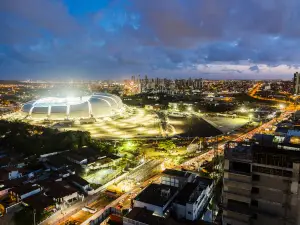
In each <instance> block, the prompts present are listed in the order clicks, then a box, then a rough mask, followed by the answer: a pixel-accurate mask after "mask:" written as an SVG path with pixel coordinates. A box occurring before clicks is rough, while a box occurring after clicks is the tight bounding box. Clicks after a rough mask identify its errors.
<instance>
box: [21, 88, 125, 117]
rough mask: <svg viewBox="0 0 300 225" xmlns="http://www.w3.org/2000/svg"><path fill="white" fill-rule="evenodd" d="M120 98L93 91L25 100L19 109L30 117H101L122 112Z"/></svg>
mask: <svg viewBox="0 0 300 225" xmlns="http://www.w3.org/2000/svg"><path fill="white" fill-rule="evenodd" d="M123 110H124V107H123V102H122V100H121V99H120V98H119V97H118V96H116V95H112V94H108V93H95V94H93V95H90V96H81V97H64V98H62V97H47V98H41V99H38V100H35V101H30V102H27V103H25V104H24V105H23V107H22V109H21V111H22V113H23V114H25V115H26V116H31V117H32V118H51V119H62V118H70V119H72V118H74V119H76V118H89V117H94V118H102V117H110V116H114V115H117V114H120V113H122V112H123Z"/></svg>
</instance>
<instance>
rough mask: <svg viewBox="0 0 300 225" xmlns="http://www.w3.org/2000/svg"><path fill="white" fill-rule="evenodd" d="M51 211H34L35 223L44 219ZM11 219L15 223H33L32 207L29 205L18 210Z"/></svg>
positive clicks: (22, 224)
mask: <svg viewBox="0 0 300 225" xmlns="http://www.w3.org/2000/svg"><path fill="white" fill-rule="evenodd" d="M50 214H51V212H39V211H36V213H35V222H36V223H35V224H38V223H39V222H41V221H43V220H45V219H46V218H47V217H49V215H50ZM13 220H14V223H15V225H24V224H34V221H33V220H34V215H33V209H32V208H30V207H25V208H24V209H22V210H21V211H18V212H16V213H15V214H14V216H13Z"/></svg>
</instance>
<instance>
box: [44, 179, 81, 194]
mask: <svg viewBox="0 0 300 225" xmlns="http://www.w3.org/2000/svg"><path fill="white" fill-rule="evenodd" d="M47 189H48V190H47V193H46V194H47V196H51V197H53V198H63V197H65V196H68V195H71V194H74V193H75V192H77V190H76V189H75V188H74V187H72V186H70V185H69V184H68V183H67V182H65V181H57V182H51V183H50V182H49V183H48V187H47Z"/></svg>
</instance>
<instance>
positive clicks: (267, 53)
mask: <svg viewBox="0 0 300 225" xmlns="http://www.w3.org/2000/svg"><path fill="white" fill-rule="evenodd" d="M108 2H109V1H108ZM68 3H69V4H71V3H72V1H68ZM82 4H85V3H82ZM100 8H101V7H100ZM299 8H300V1H298V0H288V1H282V0H263V1H262V0H247V1H241V0H222V1H219V0H188V1H186V0H163V1H162V0H151V1H141V0H114V1H110V3H109V4H108V6H107V7H105V8H103V9H101V10H100V11H98V12H94V11H93V12H86V13H83V11H82V10H81V13H80V15H81V16H80V17H74V16H72V15H71V14H70V13H69V8H68V5H64V1H60V0H2V1H0V44H2V45H3V46H4V47H1V48H0V61H1V68H2V69H1V72H0V73H1V74H0V75H2V74H3V75H5V74H6V73H26V74H43V73H45V74H46V72H45V71H47V74H48V73H50V71H54V72H55V73H67V71H69V72H70V71H72V73H74V71H80V72H81V73H83V74H85V76H91V77H92V76H99V74H102V75H103V76H106V77H112V76H115V77H117V76H123V75H124V74H125V75H129V74H131V73H141V74H143V73H149V75H150V76H151V74H156V75H162V76H164V75H169V76H170V74H176V75H179V74H182V75H184V74H187V75H188V74H191V75H194V76H201V74H203V75H207V76H208V75H209V74H210V75H212V76H216V75H217V74H218V73H219V74H221V75H220V76H223V75H224V73H226V75H228V74H230V73H232V74H234V76H239V74H243V75H240V76H244V75H245V74H251V73H252V74H253V73H259V74H260V73H264V72H265V71H266V70H262V69H260V68H264V67H261V66H260V65H264V66H266V67H267V68H270V70H274V71H277V70H278V71H280V69H282V68H283V67H282V65H287V66H285V67H284V68H285V69H286V70H287V72H286V73H290V72H289V71H288V70H293V69H297V68H298V64H299V61H300V51H297V47H298V46H300V38H299V37H300V27H299V26H298V25H297V24H298V21H299V20H300V14H299V13H298V11H297V10H298V9H299ZM41 62H42V63H41ZM199 65H201V66H199ZM205 65H224V66H216V67H211V66H209V67H205ZM226 65H231V66H229V67H226ZM233 65H236V67H237V68H234V66H233ZM240 65H246V66H245V69H241V68H242V67H239V66H240ZM250 65H255V66H250ZM212 68H214V69H215V70H217V69H218V68H219V71H212V72H210V71H209V70H210V69H212ZM280 72H281V73H282V70H281V71H280ZM222 74H223V75H222ZM291 74H292V72H291ZM20 75H22V74H20ZM256 75H257V74H256Z"/></svg>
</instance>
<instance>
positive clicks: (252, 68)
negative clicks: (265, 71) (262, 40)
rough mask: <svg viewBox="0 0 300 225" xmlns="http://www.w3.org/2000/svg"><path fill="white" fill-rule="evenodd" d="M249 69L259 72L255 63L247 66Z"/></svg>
mask: <svg viewBox="0 0 300 225" xmlns="http://www.w3.org/2000/svg"><path fill="white" fill-rule="evenodd" d="M249 70H251V71H255V72H257V73H258V72H259V67H258V66H257V65H255V66H250V67H249Z"/></svg>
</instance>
